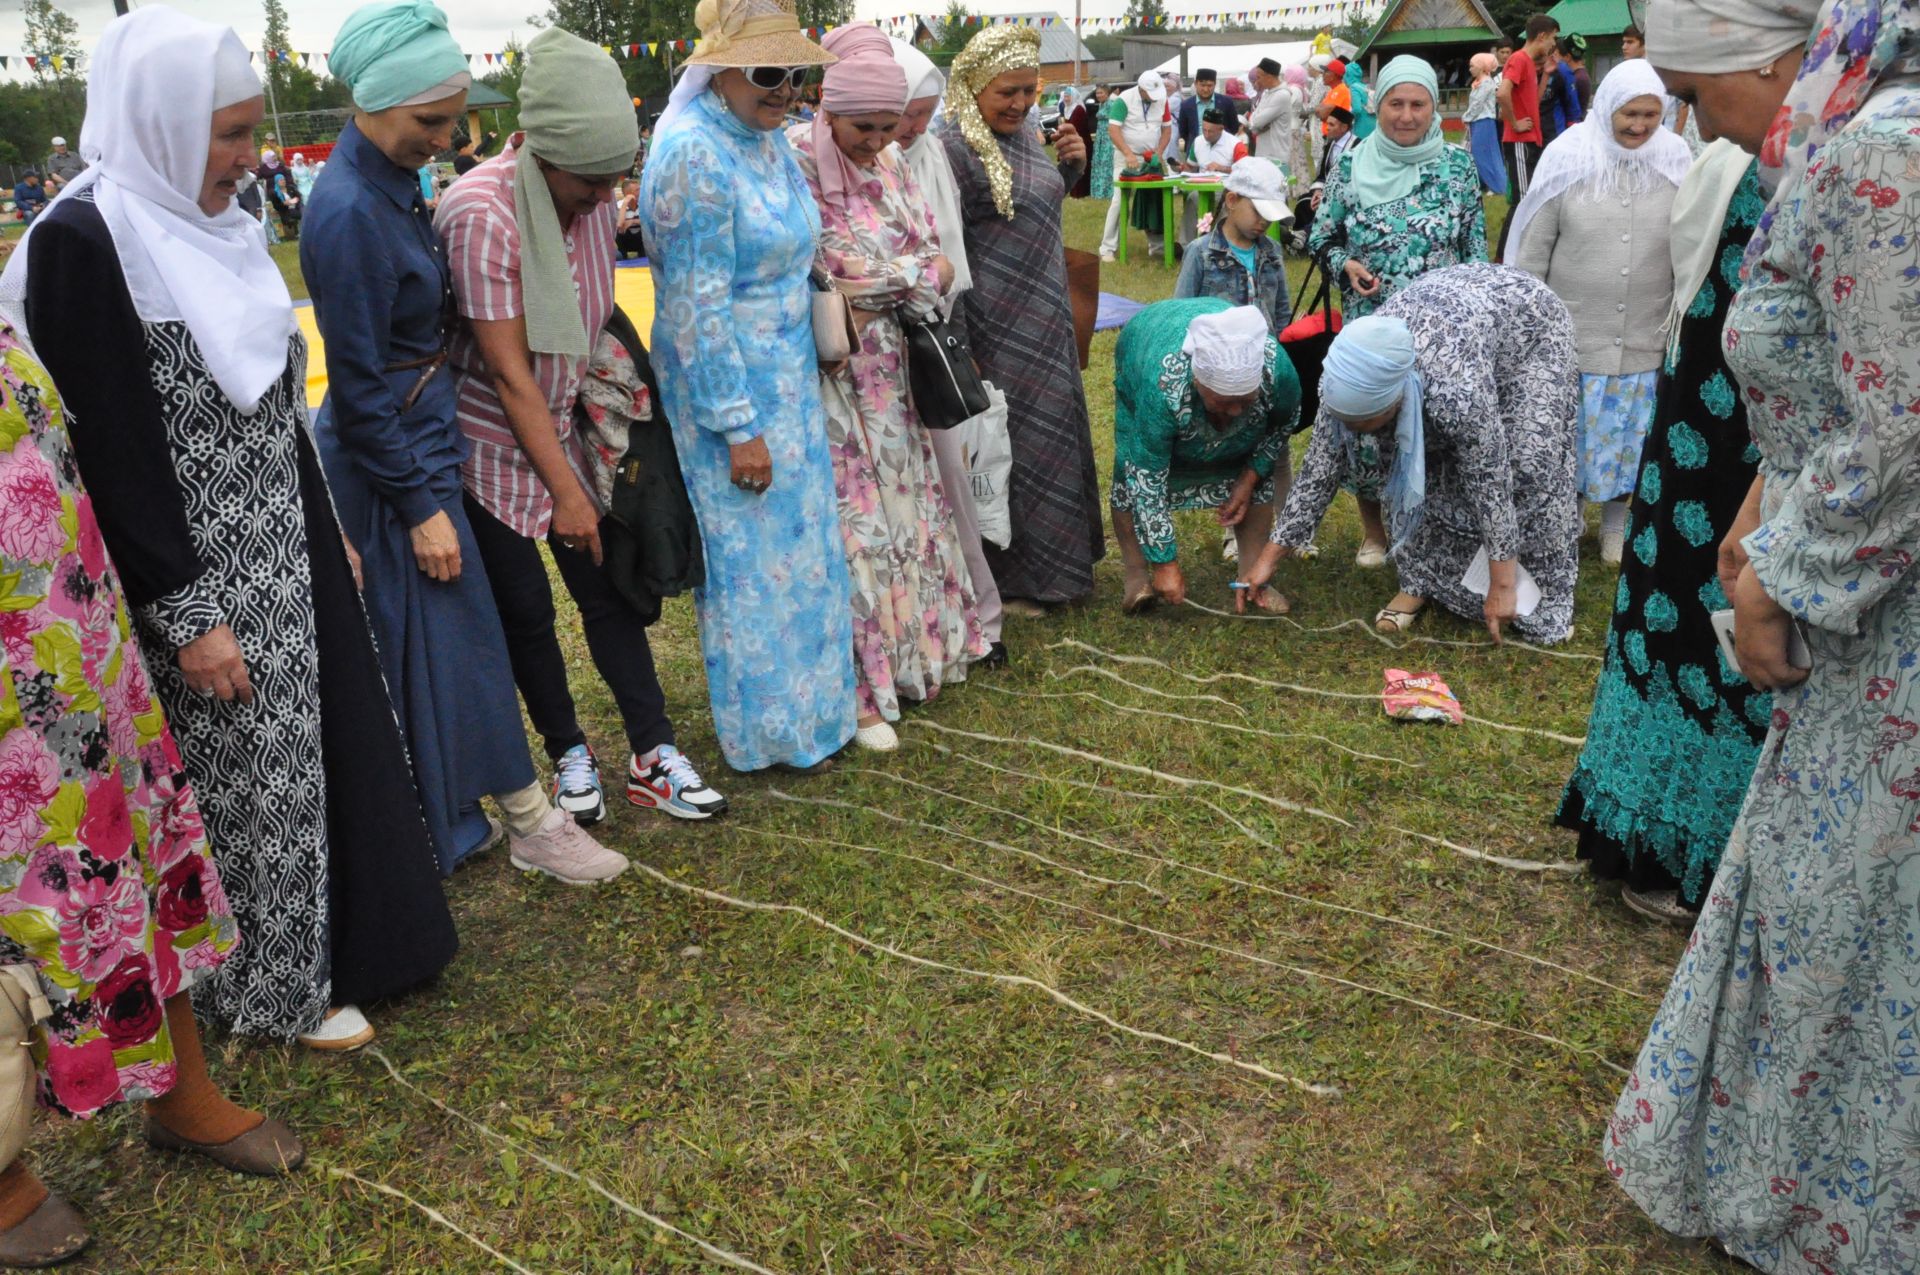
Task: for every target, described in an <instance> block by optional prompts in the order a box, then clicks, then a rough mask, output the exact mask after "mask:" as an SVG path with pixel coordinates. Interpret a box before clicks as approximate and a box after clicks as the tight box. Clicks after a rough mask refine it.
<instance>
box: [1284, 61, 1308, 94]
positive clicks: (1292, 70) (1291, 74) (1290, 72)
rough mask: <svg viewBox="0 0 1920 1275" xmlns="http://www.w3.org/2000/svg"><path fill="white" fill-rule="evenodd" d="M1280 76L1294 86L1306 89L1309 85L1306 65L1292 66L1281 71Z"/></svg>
mask: <svg viewBox="0 0 1920 1275" xmlns="http://www.w3.org/2000/svg"><path fill="white" fill-rule="evenodd" d="M1280 78H1282V79H1284V80H1285V81H1286V82H1287V83H1289V84H1291V85H1293V87H1295V88H1297V89H1302V90H1304V89H1305V88H1306V87H1307V68H1306V67H1304V66H1290V67H1288V68H1286V69H1285V70H1284V71H1282V72H1280Z"/></svg>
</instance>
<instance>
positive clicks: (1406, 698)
mask: <svg viewBox="0 0 1920 1275" xmlns="http://www.w3.org/2000/svg"><path fill="white" fill-rule="evenodd" d="M1380 702H1381V703H1382V704H1383V705H1384V706H1385V707H1386V710H1387V716H1388V717H1391V718H1393V719H1394V720H1395V721H1398V722H1439V723H1440V724H1441V725H1443V726H1458V725H1460V723H1461V722H1463V721H1465V720H1466V714H1465V713H1464V712H1462V711H1461V708H1460V701H1459V700H1457V699H1455V698H1454V697H1453V691H1452V690H1451V689H1449V687H1448V686H1447V684H1446V683H1445V682H1443V681H1441V680H1440V676H1439V674H1437V673H1409V672H1407V671H1406V670H1405V669H1399V668H1390V669H1388V670H1387V689H1386V690H1385V691H1383V692H1381V694H1380Z"/></svg>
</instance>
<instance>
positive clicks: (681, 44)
mask: <svg viewBox="0 0 1920 1275" xmlns="http://www.w3.org/2000/svg"><path fill="white" fill-rule="evenodd" d="M1387 3H1388V0H1358V3H1357V6H1356V4H1355V0H1300V2H1298V3H1292V4H1285V5H1282V6H1281V7H1278V8H1273V9H1252V10H1249V9H1236V10H1218V11H1214V12H1206V13H1178V14H1164V13H1163V14H1159V15H1156V16H1155V17H1153V18H1152V19H1150V20H1148V22H1147V23H1146V25H1147V26H1149V27H1151V28H1158V29H1167V30H1174V31H1202V30H1206V29H1208V28H1217V27H1222V26H1233V27H1256V28H1257V27H1263V26H1293V27H1299V26H1303V25H1311V26H1330V25H1332V24H1334V23H1336V22H1340V21H1342V20H1343V19H1344V18H1345V16H1346V15H1347V13H1348V12H1349V10H1350V9H1353V8H1355V7H1357V8H1358V9H1359V11H1360V13H1361V14H1362V15H1363V16H1364V17H1365V18H1366V19H1367V20H1369V21H1372V20H1374V19H1377V18H1378V17H1379V15H1380V14H1381V12H1382V11H1384V10H1385V9H1386V7H1387ZM872 21H873V24H874V25H876V26H879V27H881V28H883V29H889V30H891V31H892V33H894V34H896V35H899V36H902V37H903V38H904V37H906V36H907V35H908V33H909V32H915V31H918V30H919V29H920V28H922V27H925V28H926V29H927V31H928V33H929V34H937V33H938V31H939V29H940V28H941V27H942V26H944V25H945V22H946V19H945V16H944V15H941V14H913V13H908V14H899V15H896V16H893V17H886V18H874V19H872ZM965 25H967V26H969V27H985V26H1023V27H1035V28H1039V29H1041V30H1045V29H1048V28H1051V27H1056V26H1058V27H1066V28H1069V29H1073V27H1074V22H1073V19H1071V18H1063V17H1059V16H1057V15H1053V14H1045V15H1035V14H986V15H983V14H977V13H976V14H968V15H967V17H966V19H965ZM1131 26H1132V22H1131V20H1130V19H1128V18H1125V17H1111V18H1082V19H1081V20H1080V24H1079V27H1078V31H1079V33H1080V34H1081V35H1088V34H1123V33H1124V32H1126V31H1127V30H1128V29H1129V28H1130V27H1131ZM831 30H833V27H832V26H816V27H808V28H807V29H806V32H807V35H808V36H809V37H811V38H812V39H815V40H818V39H819V38H820V37H821V36H823V35H825V34H826V33H827V32H829V31H831ZM696 43H697V40H696V39H695V38H694V37H683V38H680V39H672V40H641V41H633V42H630V43H625V44H603V45H601V46H600V47H601V48H602V49H604V50H605V51H606V53H607V55H608V56H609V57H613V58H617V59H621V60H631V59H634V58H642V57H646V58H652V57H658V56H663V55H665V54H666V53H668V52H672V53H676V54H683V53H689V52H691V51H692V50H693V47H694V45H695V44H696ZM249 56H251V57H252V58H254V59H255V60H256V61H259V60H262V59H264V60H265V61H267V62H283V63H286V64H288V65H291V66H299V67H305V68H307V69H309V70H319V69H321V68H322V66H323V64H324V63H325V61H326V54H324V53H318V52H308V51H304V50H299V49H273V48H269V49H264V50H259V51H256V52H254V53H252V54H250V55H249ZM466 56H467V60H468V61H469V62H472V63H477V64H479V65H480V66H483V67H503V66H504V67H510V66H512V65H513V64H514V63H515V62H516V61H517V60H518V59H519V56H520V55H519V51H518V50H516V49H506V50H503V51H502V50H488V51H484V52H478V53H469V54H467V55H466ZM16 61H17V62H23V63H25V64H26V68H27V70H29V71H34V72H39V71H42V70H44V69H46V66H47V65H48V64H51V66H52V69H53V70H54V72H55V73H57V74H64V73H65V72H67V71H69V70H72V71H74V72H78V71H79V70H80V63H81V59H78V58H72V57H67V56H65V55H63V54H52V55H50V56H48V57H41V56H39V55H36V54H31V53H29V54H24V55H23V54H0V72H3V71H6V70H7V69H8V68H9V67H10V66H11V65H12V63H14V62H16Z"/></svg>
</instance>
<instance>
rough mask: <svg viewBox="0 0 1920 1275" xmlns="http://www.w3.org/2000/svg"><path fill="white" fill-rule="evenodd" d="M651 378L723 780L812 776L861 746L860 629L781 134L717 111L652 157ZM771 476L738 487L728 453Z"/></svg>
mask: <svg viewBox="0 0 1920 1275" xmlns="http://www.w3.org/2000/svg"><path fill="white" fill-rule="evenodd" d="M640 216H641V220H642V221H643V222H644V223H645V225H646V234H647V243H648V244H649V245H650V246H651V247H652V249H653V252H652V254H651V256H650V257H649V260H650V262H651V264H652V269H653V282H654V288H655V289H656V294H657V296H658V299H659V300H658V305H657V307H656V309H655V311H654V320H653V346H652V350H651V353H652V355H653V359H654V366H655V368H656V370H657V371H658V372H659V375H660V394H661V398H662V399H664V400H665V402H666V407H667V415H668V419H669V420H671V421H672V422H673V441H674V445H675V446H676V447H677V448H678V449H679V452H680V470H681V473H682V475H683V476H684V477H685V479H686V483H687V495H688V496H689V497H690V498H691V499H692V501H693V510H694V514H695V516H696V517H697V518H698V519H699V521H700V535H701V544H702V547H703V548H704V550H705V552H706V564H707V583H706V586H705V587H704V588H700V589H695V590H694V593H693V600H694V614H695V616H696V617H697V618H698V620H699V623H700V648H701V651H702V653H703V654H704V655H705V657H706V667H707V694H708V697H709V699H710V700H711V702H712V705H713V726H714V733H715V734H717V735H718V736H719V737H720V749H721V751H722V753H724V754H725V756H726V759H727V764H728V765H729V766H732V767H733V768H734V769H735V770H760V769H763V768H765V767H767V766H772V765H775V764H776V763H779V764H786V765H792V766H810V765H813V764H814V763H816V762H819V761H821V760H823V759H825V758H827V757H830V756H832V755H833V754H834V753H836V752H838V751H839V750H840V748H841V747H842V746H843V745H844V744H846V742H847V741H848V740H850V739H852V738H853V729H854V703H855V693H854V670H853V657H852V654H851V652H852V650H853V611H852V608H851V607H850V606H849V605H848V602H847V598H848V593H849V588H848V584H847V555H846V553H845V551H844V549H843V547H842V545H841V540H840V515H839V513H838V511H837V510H836V508H835V498H834V490H833V460H832V458H831V457H830V456H829V454H828V452H829V449H828V447H827V430H826V423H825V421H824V419H823V417H822V414H821V408H820V367H819V359H818V355H817V352H816V351H815V349H814V344H813V319H812V313H813V309H812V307H813V302H812V300H811V293H810V291H809V289H808V285H807V275H808V272H809V271H810V270H811V269H812V267H813V258H814V244H815V240H816V239H817V237H818V235H819V233H820V221H819V214H818V213H817V212H815V211H814V203H813V197H812V195H811V194H809V193H808V191H807V183H806V178H805V177H804V176H803V175H802V174H801V172H800V169H799V167H798V165H797V164H795V162H794V159H793V152H792V149H791V148H790V147H789V146H788V145H787V139H786V137H785V136H784V135H782V134H781V133H778V132H769V133H761V132H756V131H754V130H752V129H750V128H748V127H747V126H746V125H744V124H742V123H740V121H739V120H737V119H735V118H734V116H733V113H732V112H731V111H729V110H727V108H726V105H725V104H724V103H722V102H720V100H719V99H718V98H716V97H715V96H714V95H713V94H712V93H703V94H702V95H701V96H700V97H699V98H697V99H696V100H695V101H693V102H691V103H689V104H688V106H687V108H686V111H685V113H684V114H683V115H682V116H681V117H680V118H678V119H676V120H674V121H673V122H672V123H671V125H670V126H669V127H668V128H667V129H666V130H665V134H664V136H661V137H658V138H656V139H655V140H654V144H653V151H652V153H651V154H650V155H649V156H648V159H647V168H646V173H645V175H644V176H643V177H642V178H641V182H640ZM756 438H758V439H761V440H762V441H764V442H765V444H766V447H767V451H768V454H769V455H770V456H771V457H772V459H773V485H772V486H770V487H768V488H767V490H765V491H764V492H749V491H743V490H741V489H740V488H739V487H736V486H734V484H733V482H732V479H731V474H732V469H731V458H730V453H729V451H728V448H729V446H730V445H732V444H735V443H745V442H750V441H752V440H753V439H756Z"/></svg>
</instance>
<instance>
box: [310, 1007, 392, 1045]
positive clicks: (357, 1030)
mask: <svg viewBox="0 0 1920 1275" xmlns="http://www.w3.org/2000/svg"><path fill="white" fill-rule="evenodd" d="M294 1039H296V1040H298V1041H299V1042H300V1043H301V1044H303V1045H305V1046H306V1047H307V1048H308V1049H318V1050H321V1051H323V1052H325V1053H331V1054H344V1053H349V1052H351V1051H353V1050H355V1049H360V1048H363V1047H365V1046H367V1045H371V1044H372V1043H373V1024H372V1023H369V1022H368V1021H367V1016H366V1015H365V1014H362V1013H361V1012H360V1009H359V1006H357V1005H340V1006H337V1007H336V1008H334V1009H330V1010H328V1011H327V1016H326V1017H325V1018H323V1019H321V1020H320V1025H319V1026H318V1027H316V1028H314V1029H313V1030H312V1031H310V1032H301V1033H300V1034H299V1035H298V1036H296V1037H295V1038H294Z"/></svg>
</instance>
